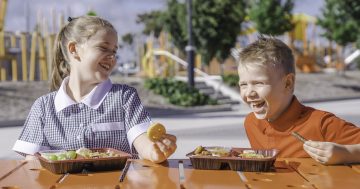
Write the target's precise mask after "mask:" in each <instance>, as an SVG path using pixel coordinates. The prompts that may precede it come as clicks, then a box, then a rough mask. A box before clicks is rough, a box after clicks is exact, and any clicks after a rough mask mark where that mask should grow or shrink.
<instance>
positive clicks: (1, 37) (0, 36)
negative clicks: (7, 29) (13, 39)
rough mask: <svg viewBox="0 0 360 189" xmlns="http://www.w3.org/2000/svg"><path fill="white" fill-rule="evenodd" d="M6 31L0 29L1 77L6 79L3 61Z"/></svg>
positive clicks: (3, 79) (2, 79)
mask: <svg viewBox="0 0 360 189" xmlns="http://www.w3.org/2000/svg"><path fill="white" fill-rule="evenodd" d="M5 59H6V58H5V33H4V32H3V31H1V30H0V79H1V81H5V80H6V70H5V68H4V67H3V61H2V60H5Z"/></svg>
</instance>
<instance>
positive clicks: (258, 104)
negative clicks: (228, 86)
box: [250, 101, 265, 109]
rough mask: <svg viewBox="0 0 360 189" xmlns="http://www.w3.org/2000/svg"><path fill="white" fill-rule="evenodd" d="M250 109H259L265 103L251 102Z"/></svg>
mask: <svg viewBox="0 0 360 189" xmlns="http://www.w3.org/2000/svg"><path fill="white" fill-rule="evenodd" d="M250 105H251V108H252V109H259V108H261V107H263V106H264V105H265V101H262V102H252V103H251V104H250Z"/></svg>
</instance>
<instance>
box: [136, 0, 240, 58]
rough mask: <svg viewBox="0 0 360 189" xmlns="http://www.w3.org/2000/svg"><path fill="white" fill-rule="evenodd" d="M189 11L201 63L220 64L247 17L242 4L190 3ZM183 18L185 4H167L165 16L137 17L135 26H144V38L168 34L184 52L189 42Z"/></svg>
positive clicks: (234, 0) (223, 0)
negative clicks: (162, 32) (164, 32)
mask: <svg viewBox="0 0 360 189" xmlns="http://www.w3.org/2000/svg"><path fill="white" fill-rule="evenodd" d="M192 7H193V19H192V24H193V39H194V46H195V47H196V49H197V51H198V52H199V53H200V54H201V55H202V57H203V58H202V60H203V62H204V63H205V64H208V63H209V62H210V61H211V59H213V58H217V59H218V60H219V61H220V62H223V61H224V60H225V59H226V58H227V57H228V56H229V52H230V49H231V48H232V47H233V46H234V44H235V42H236V38H237V36H238V34H239V33H240V31H241V23H242V22H243V20H244V18H245V16H246V12H245V7H246V4H245V2H244V0H212V1H209V0H193V5H192ZM150 15H152V16H150ZM186 16H187V12H186V5H185V3H180V2H178V1H177V0H168V1H167V9H166V10H165V11H164V12H159V11H156V12H155V11H154V12H152V13H146V14H142V15H139V16H138V18H139V19H138V22H139V23H140V22H142V23H144V24H145V30H144V33H146V34H148V33H150V32H151V31H161V30H162V29H165V30H166V31H168V32H169V33H170V34H171V39H172V42H173V43H174V45H175V46H176V47H177V48H179V49H180V50H181V51H182V52H184V49H185V47H186V45H187V41H188V38H189V37H188V33H187V24H186ZM155 23H157V24H155ZM155 26H156V27H155ZM159 33H160V32H159Z"/></svg>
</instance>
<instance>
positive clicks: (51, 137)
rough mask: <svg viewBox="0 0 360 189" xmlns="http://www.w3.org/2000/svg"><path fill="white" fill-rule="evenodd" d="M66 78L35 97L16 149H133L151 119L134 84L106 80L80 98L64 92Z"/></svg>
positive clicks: (28, 150)
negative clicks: (58, 84)
mask: <svg viewBox="0 0 360 189" xmlns="http://www.w3.org/2000/svg"><path fill="white" fill-rule="evenodd" d="M67 82H68V78H65V79H64V81H63V82H62V84H61V87H60V89H59V90H58V91H55V92H52V93H49V94H47V95H44V96H42V97H40V98H38V99H37V100H36V101H35V103H34V104H33V106H32V107H31V110H30V113H29V115H28V117H27V119H26V121H25V124H24V128H23V130H22V132H21V134H20V137H19V138H18V140H17V141H16V142H15V145H14V147H13V150H14V151H17V152H20V153H23V154H34V153H36V152H38V151H40V150H47V149H65V150H76V149H79V148H81V147H85V148H115V149H118V150H122V151H125V152H128V153H132V154H137V152H136V150H135V148H134V147H133V145H132V143H133V141H134V140H135V139H136V137H138V136H139V135H141V134H142V133H144V132H146V130H147V128H148V127H149V126H150V123H151V119H150V116H149V114H148V112H147V111H146V110H145V108H144V107H143V105H142V104H141V102H140V98H139V96H138V94H137V92H136V89H134V88H133V87H130V86H127V85H122V84H112V83H111V81H110V80H106V81H104V82H102V83H100V84H99V85H97V86H96V87H95V88H94V89H93V90H92V91H91V92H90V93H89V94H88V95H87V96H86V97H85V98H84V99H83V100H82V101H81V102H80V103H77V102H75V101H73V100H72V99H71V98H70V97H69V96H68V95H67V93H66V83H67Z"/></svg>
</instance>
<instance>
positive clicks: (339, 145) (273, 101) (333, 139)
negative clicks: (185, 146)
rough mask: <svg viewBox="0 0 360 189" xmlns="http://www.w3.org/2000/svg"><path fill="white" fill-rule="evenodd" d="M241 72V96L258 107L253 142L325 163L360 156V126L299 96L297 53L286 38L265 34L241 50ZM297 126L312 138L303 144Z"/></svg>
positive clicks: (249, 125) (250, 130) (249, 121)
mask: <svg viewBox="0 0 360 189" xmlns="http://www.w3.org/2000/svg"><path fill="white" fill-rule="evenodd" d="M238 72H239V76H240V80H239V86H240V94H241V97H242V99H243V101H244V102H245V103H246V104H248V105H249V106H250V108H251V109H252V113H250V114H249V115H247V116H246V119H245V123H244V126H245V130H246V133H247V136H248V138H249V141H250V144H251V147H252V148H255V149H271V148H275V149H278V150H279V156H278V157H309V156H311V157H312V158H314V159H315V160H316V161H319V162H321V163H324V164H339V163H351V162H360V128H358V127H356V126H355V125H353V124H352V123H348V122H346V121H344V120H342V119H340V118H338V117H336V116H335V115H334V114H331V113H329V112H324V111H320V110H316V109H314V108H311V107H306V106H304V105H302V104H301V103H300V102H299V101H298V99H297V98H296V97H295V96H294V94H293V93H294V84H295V65H294V57H293V55H292V52H291V49H290V48H289V47H288V46H287V45H286V44H284V43H283V42H282V41H280V40H278V39H276V38H273V37H263V36H261V37H259V39H258V40H257V41H255V42H254V43H252V44H250V45H249V46H248V47H246V48H245V49H243V50H242V51H241V53H240V59H239V69H238ZM293 131H295V132H298V133H299V134H300V135H302V136H304V137H305V138H307V139H308V140H309V141H307V142H305V143H304V145H303V144H302V143H301V142H299V141H298V140H297V139H296V138H295V137H293V136H292V135H291V132H293ZM315 141H319V142H315ZM325 141H326V142H325Z"/></svg>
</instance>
